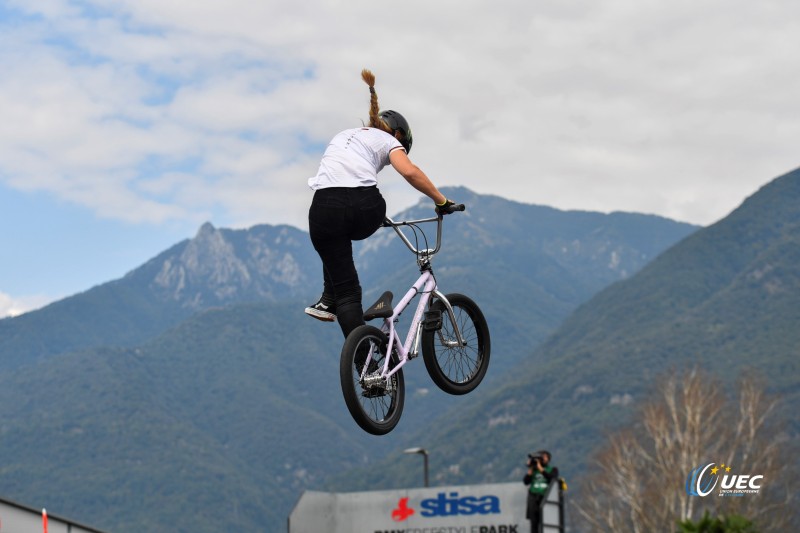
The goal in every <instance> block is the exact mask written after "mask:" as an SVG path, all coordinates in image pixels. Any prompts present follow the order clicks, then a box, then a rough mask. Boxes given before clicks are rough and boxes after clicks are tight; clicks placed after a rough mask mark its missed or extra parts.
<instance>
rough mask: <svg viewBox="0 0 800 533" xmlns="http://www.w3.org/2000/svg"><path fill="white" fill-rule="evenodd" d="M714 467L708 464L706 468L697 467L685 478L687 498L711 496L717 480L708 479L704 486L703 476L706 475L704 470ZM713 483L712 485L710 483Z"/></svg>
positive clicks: (714, 477)
mask: <svg viewBox="0 0 800 533" xmlns="http://www.w3.org/2000/svg"><path fill="white" fill-rule="evenodd" d="M712 466H714V463H708V464H707V465H706V466H704V467H702V466H698V467H697V468H695V469H694V470H692V471H691V472H689V475H688V476H687V477H686V494H688V495H689V496H708V495H709V494H711V491H713V490H714V487H716V486H717V481H719V478H718V477H716V476H713V478H712V477H711V476H709V477H708V479H706V480H705V484H704V483H703V476H704V475H705V473H706V470H708V469H709V468H711V467H712ZM712 481H713V483H712Z"/></svg>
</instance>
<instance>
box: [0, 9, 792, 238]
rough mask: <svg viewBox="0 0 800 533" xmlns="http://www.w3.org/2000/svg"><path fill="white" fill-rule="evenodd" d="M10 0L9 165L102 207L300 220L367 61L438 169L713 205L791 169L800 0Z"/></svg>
mask: <svg viewBox="0 0 800 533" xmlns="http://www.w3.org/2000/svg"><path fill="white" fill-rule="evenodd" d="M10 5H16V6H17V7H18V9H19V11H20V13H22V14H23V15H20V16H19V20H18V21H17V23H16V24H13V25H12V24H9V25H7V26H3V27H2V28H1V29H2V31H3V42H4V46H3V47H0V68H2V69H3V72H5V73H6V74H5V75H4V76H3V77H2V79H0V112H1V113H2V115H3V117H4V120H3V121H2V122H0V180H3V181H4V182H6V183H7V184H9V185H11V186H13V187H15V188H18V189H23V190H45V191H48V192H51V193H53V194H56V195H57V196H59V197H60V198H63V199H65V200H67V201H70V202H74V203H76V204H79V205H83V206H86V207H87V208H90V209H92V210H93V211H95V212H96V213H98V214H100V215H101V216H106V217H115V218H122V219H125V220H131V221H148V222H155V223H159V222H163V221H166V220H169V219H183V220H195V221H197V222H200V221H202V220H205V219H206V218H207V217H208V216H209V214H210V213H218V214H220V215H219V216H222V217H224V218H225V220H217V221H215V222H217V223H218V224H219V223H222V224H239V225H248V224H252V223H256V222H269V223H280V222H287V223H291V224H295V225H298V226H300V227H304V226H305V218H306V213H307V204H308V202H309V199H310V194H309V192H308V191H307V189H306V185H305V183H306V179H307V177H308V176H309V175H310V174H312V173H313V172H315V171H316V166H317V163H318V157H319V148H320V147H321V146H324V144H325V143H326V142H327V140H328V138H329V137H330V136H332V135H333V134H334V133H335V132H336V131H338V130H339V129H341V128H344V127H349V126H351V125H353V124H358V123H359V120H360V119H362V118H366V111H367V102H368V100H367V99H368V93H367V92H366V87H365V86H364V85H363V83H362V82H361V81H360V79H359V71H360V69H361V68H362V67H364V66H368V67H371V68H372V69H373V70H374V71H375V72H376V74H377V76H378V91H379V95H380V99H381V103H382V105H383V106H385V107H392V108H396V109H398V110H401V111H402V112H403V113H404V114H406V115H407V117H408V118H409V119H410V121H411V123H412V125H413V127H414V133H415V141H416V142H415V146H414V151H413V152H412V154H411V155H412V159H414V160H415V161H416V162H417V163H418V164H419V165H420V166H421V167H422V168H423V169H425V170H426V172H428V174H429V175H430V176H431V177H432V178H433V179H434V181H435V182H436V183H437V184H439V185H443V184H450V185H456V184H458V185H461V184H463V185H466V186H468V187H471V188H473V189H475V190H477V191H479V192H486V193H495V194H500V195H502V196H506V197H509V198H514V199H518V200H521V201H525V202H532V203H544V204H550V205H555V206H557V207H563V208H584V209H597V210H603V211H609V210H617V209H624V210H630V211H643V212H655V213H659V214H663V215H665V216H670V217H675V218H679V219H683V220H690V221H693V222H697V223H709V222H712V221H713V220H715V219H717V218H720V217H721V216H724V215H725V214H726V213H727V212H728V211H730V210H731V209H732V208H734V207H735V206H736V205H737V204H738V203H739V202H740V201H741V200H742V199H743V198H744V197H745V196H746V195H748V194H750V193H752V192H753V191H754V190H755V189H756V188H757V187H758V186H760V185H761V184H763V183H764V182H765V181H767V180H768V179H770V178H772V177H775V176H777V175H778V174H780V173H782V172H784V171H788V170H790V169H792V168H794V167H795V166H798V165H800V160H798V157H797V152H796V145H795V141H796V139H797V138H798V135H800V118H798V117H800V101H798V100H797V98H796V95H797V94H798V93H800V78H799V77H798V76H797V75H796V68H795V63H796V61H795V58H794V55H795V54H796V50H798V49H800V22H798V21H800V17H799V16H798V15H800V7H798V4H797V3H796V2H792V1H791V0H784V1H778V0H776V1H772V2H761V3H757V2H756V3H754V2H744V1H736V2H730V1H724V2H723V1H722V0H716V1H700V2H697V1H693V2H688V1H677V2H670V3H666V4H665V3H661V2H641V1H634V0H615V1H610V2H602V3H599V2H589V1H588V0H586V1H582V2H570V3H564V2H555V1H553V2H536V3H533V2H523V1H500V2H493V3H485V2H480V3H478V2H474V3H473V2H459V3H455V2H452V1H447V2H425V3H423V2H420V3H416V2H406V3H405V4H403V6H402V8H398V9H394V10H392V11H391V12H387V10H386V7H385V6H384V5H382V4H380V3H377V2H373V1H367V0H353V1H351V2H322V1H317V2H312V3H310V4H309V3H299V4H298V3H296V4H287V3H284V2H281V3H278V2H251V1H249V0H231V1H229V2H224V3H223V2H212V1H210V0H198V1H195V2H191V3H186V2H174V1H173V2H164V1H162V0H159V1H156V0H136V1H134V0H130V1H118V2H115V3H113V4H111V6H110V7H109V5H108V3H107V2H102V3H101V2H95V3H92V2H80V3H73V2H69V1H68V0H61V1H58V0H50V1H48V2H36V3H34V4H31V3H28V2H21V1H19V2H15V3H11V4H10ZM0 24H2V23H0ZM312 148H313V149H312ZM382 179H383V180H384V183H385V189H386V190H388V191H391V192H392V194H393V195H394V196H393V197H392V198H389V201H390V205H394V206H396V207H397V208H400V207H403V206H404V205H406V204H408V203H410V202H411V201H412V200H413V198H415V197H416V193H415V192H413V191H411V190H410V188H402V187H397V186H396V185H395V182H396V181H397V180H399V179H400V178H399V177H397V176H396V175H393V174H392V173H391V172H388V173H387V174H386V175H385V176H384V177H383V178H382Z"/></svg>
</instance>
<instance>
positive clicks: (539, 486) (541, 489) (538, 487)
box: [530, 465, 553, 495]
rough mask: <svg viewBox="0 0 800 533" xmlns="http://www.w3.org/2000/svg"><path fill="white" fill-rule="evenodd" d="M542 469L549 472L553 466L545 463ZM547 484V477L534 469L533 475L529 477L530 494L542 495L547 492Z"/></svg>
mask: <svg viewBox="0 0 800 533" xmlns="http://www.w3.org/2000/svg"><path fill="white" fill-rule="evenodd" d="M544 471H545V472H547V473H548V474H549V473H550V472H552V471H553V467H552V466H550V465H547V466H545V467H544ZM547 485H548V483H547V479H546V478H545V477H544V475H543V474H542V473H541V472H539V471H538V470H536V469H534V470H533V477H532V478H531V487H530V491H531V494H541V495H544V493H545V492H547Z"/></svg>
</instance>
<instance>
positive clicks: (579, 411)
mask: <svg viewBox="0 0 800 533" xmlns="http://www.w3.org/2000/svg"><path fill="white" fill-rule="evenodd" d="M799 323H800V170H796V171H794V172H791V173H789V174H786V175H784V176H782V177H780V178H778V179H776V180H774V181H772V182H771V183H769V184H767V185H766V186H764V187H763V188H762V189H761V190H759V191H758V192H757V193H755V194H754V195H753V196H751V197H750V198H748V199H747V200H746V201H745V202H744V203H743V204H742V205H741V206H740V207H739V208H738V209H736V210H735V211H734V212H733V213H731V214H730V215H729V216H728V217H726V218H725V219H723V220H721V221H719V222H718V223H716V224H714V225H712V226H710V227H708V228H704V229H701V230H699V231H697V232H695V233H694V234H692V235H691V236H689V237H687V238H686V239H684V240H683V241H682V242H680V243H678V244H677V245H676V246H674V247H672V248H671V249H669V250H667V251H666V252H664V253H663V254H661V255H660V256H659V257H658V258H656V259H655V260H654V261H652V262H651V263H650V264H648V265H647V266H645V267H644V268H643V269H642V270H641V271H640V272H639V273H637V274H635V275H634V276H632V277H631V278H630V279H627V280H623V281H620V282H618V283H615V284H612V285H610V286H609V287H607V288H606V289H604V290H602V291H601V292H600V293H599V294H597V295H596V296H594V297H593V298H591V299H590V300H589V301H588V302H586V303H585V304H583V305H581V306H580V307H579V308H578V309H577V310H576V311H575V312H574V313H573V314H571V315H570V316H569V317H568V318H567V319H566V320H565V321H564V322H563V324H562V325H561V326H560V327H559V328H558V329H557V330H556V331H555V333H553V334H552V335H551V336H550V337H549V338H548V339H547V341H546V342H545V343H543V344H542V345H541V346H540V347H539V348H538V349H537V350H535V351H534V352H533V353H532V354H530V355H529V356H528V357H525V358H523V359H521V360H520V361H518V362H517V364H516V366H515V369H514V370H513V371H512V372H509V373H508V374H506V375H504V376H503V380H502V382H501V383H496V384H495V386H494V387H493V388H491V389H490V390H488V391H486V390H485V391H483V392H484V394H483V395H482V396H479V397H478V401H475V402H468V403H467V404H466V405H464V406H462V407H461V408H460V409H459V410H458V411H456V412H453V413H452V414H451V416H450V417H448V418H447V419H446V420H443V419H440V420H438V421H437V424H436V425H431V426H426V427H424V428H422V430H421V431H419V432H417V433H416V434H414V435H413V436H412V438H411V439H410V440H412V441H413V442H415V445H417V446H425V447H426V448H428V449H429V450H432V451H431V465H432V466H431V478H432V479H435V480H436V481H435V483H436V484H454V483H455V484H457V483H461V482H469V483H477V482H484V481H486V482H497V481H509V480H510V481H514V480H517V479H521V478H522V475H523V466H524V458H525V456H526V454H527V453H529V452H530V451H532V450H536V449H541V448H547V449H549V450H551V451H552V452H553V454H554V462H555V463H556V465H557V466H559V468H560V470H561V472H562V474H564V475H566V476H567V479H572V481H573V482H574V483H573V485H574V486H579V483H580V476H581V474H582V471H583V468H584V467H585V466H586V461H587V457H589V455H590V453H591V452H592V450H593V449H595V448H596V447H597V445H598V444H599V443H600V442H601V441H602V440H603V435H604V434H606V433H608V432H612V431H613V430H614V429H615V428H617V427H619V426H620V425H622V424H624V423H625V422H626V421H627V420H628V419H629V417H630V415H631V414H632V413H633V411H634V410H635V409H636V408H637V405H638V404H639V402H640V401H641V400H643V399H644V398H646V397H647V396H648V394H649V392H650V390H651V388H652V386H653V380H654V378H656V377H657V376H658V375H660V374H661V373H662V372H664V371H666V370H669V369H675V368H691V367H693V366H694V365H699V366H701V367H702V368H704V369H706V370H708V371H709V373H710V374H712V375H718V376H720V377H722V378H723V379H725V380H726V381H727V383H729V384H731V386H732V388H733V382H734V380H735V379H736V378H737V377H738V375H739V373H740V372H742V371H743V370H749V369H753V370H755V371H756V372H757V373H758V374H760V375H761V376H763V378H764V379H765V383H766V386H767V392H768V393H771V394H774V395H777V396H778V397H780V398H781V408H780V409H779V411H778V416H779V417H781V418H782V419H783V420H786V421H788V422H789V423H790V424H789V426H788V427H787V432H788V434H789V435H796V434H797V433H798V432H799V431H800V423H798V418H797V415H796V413H795V412H794V406H795V405H797V403H798V401H800V328H798V326H797V325H798V324H799ZM793 462H794V463H796V458H794V461H792V459H791V458H790V459H789V461H788V463H789V464H792V463H793ZM401 463H402V461H400V459H399V456H398V455H396V454H393V455H390V456H389V457H387V459H386V460H385V461H384V462H381V463H379V464H378V465H371V467H370V468H369V469H363V470H357V471H354V472H350V473H347V474H345V475H342V476H340V477H338V478H335V479H334V480H333V481H332V482H331V486H336V487H338V488H339V489H341V488H342V487H347V488H349V489H358V488H362V489H363V488H366V487H373V488H381V487H385V486H389V485H393V486H397V485H398V484H399V485H403V484H404V483H410V482H413V477H412V476H413V474H410V473H408V472H406V471H404V469H403V468H402V467H401V466H400V464H401Z"/></svg>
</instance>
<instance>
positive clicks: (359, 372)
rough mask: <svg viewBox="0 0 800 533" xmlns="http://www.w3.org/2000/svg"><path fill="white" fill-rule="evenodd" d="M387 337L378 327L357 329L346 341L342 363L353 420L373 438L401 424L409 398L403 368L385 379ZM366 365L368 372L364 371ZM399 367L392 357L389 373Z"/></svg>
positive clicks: (343, 389)
mask: <svg viewBox="0 0 800 533" xmlns="http://www.w3.org/2000/svg"><path fill="white" fill-rule="evenodd" d="M386 345H387V339H386V334H385V333H384V332H382V331H381V330H380V329H378V328H376V327H375V326H369V325H363V326H359V327H357V328H356V329H354V330H353V331H352V332H351V333H350V335H348V336H347V340H345V343H344V347H343V348H342V357H341V360H340V363H339V376H340V378H341V382H342V394H343V395H344V402H345V404H347V409H348V411H350V415H351V416H352V417H353V420H355V421H356V423H357V424H358V425H359V426H361V428H362V429H363V430H364V431H366V432H368V433H372V434H373V435H385V434H386V433H389V432H390V431H391V430H393V429H394V427H395V426H396V425H397V423H398V422H399V421H400V415H401V414H402V413H403V401H404V398H405V381H404V380H403V369H402V368H400V369H398V370H397V372H395V373H394V374H392V376H391V377H390V378H389V379H388V381H387V379H386V378H382V377H381V372H382V371H383V367H384V363H385V361H386ZM365 363H366V367H367V368H366V371H365V372H363V369H364V366H365ZM395 365H397V357H396V356H392V358H391V361H390V363H389V370H391V369H392V368H394V366H395Z"/></svg>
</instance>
